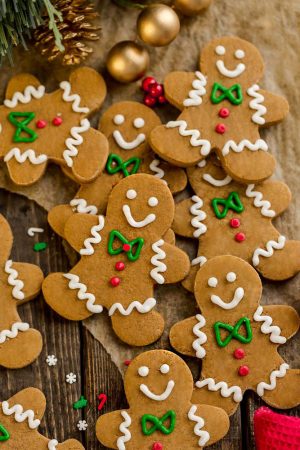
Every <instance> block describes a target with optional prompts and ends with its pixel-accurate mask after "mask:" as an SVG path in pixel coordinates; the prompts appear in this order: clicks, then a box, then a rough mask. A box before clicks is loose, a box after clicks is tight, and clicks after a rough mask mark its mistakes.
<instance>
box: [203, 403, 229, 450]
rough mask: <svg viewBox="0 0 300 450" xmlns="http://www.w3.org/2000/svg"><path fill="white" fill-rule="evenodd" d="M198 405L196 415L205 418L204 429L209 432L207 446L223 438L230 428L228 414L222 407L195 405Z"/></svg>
mask: <svg viewBox="0 0 300 450" xmlns="http://www.w3.org/2000/svg"><path fill="white" fill-rule="evenodd" d="M195 406H196V407H197V412H196V413H195V414H196V415H197V414H199V416H201V417H202V419H203V420H204V426H203V431H205V432H206V433H208V435H207V438H208V440H207V442H206V443H205V445H204V446H205V447H207V446H208V445H212V444H214V443H215V442H217V441H219V440H220V439H222V438H223V437H224V436H225V435H226V434H227V433H228V430H229V425H230V423H229V417H228V414H227V413H226V412H225V411H224V410H223V409H221V408H218V407H215V406H209V405H195Z"/></svg>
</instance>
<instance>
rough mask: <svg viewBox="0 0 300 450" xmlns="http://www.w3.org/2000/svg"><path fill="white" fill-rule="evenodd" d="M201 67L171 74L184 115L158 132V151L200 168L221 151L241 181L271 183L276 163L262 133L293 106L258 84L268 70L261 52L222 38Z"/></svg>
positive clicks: (172, 93) (171, 92)
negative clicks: (214, 153)
mask: <svg viewBox="0 0 300 450" xmlns="http://www.w3.org/2000/svg"><path fill="white" fill-rule="evenodd" d="M200 65H201V70H202V72H200V71H197V72H196V73H195V74H193V73H190V72H172V73H171V74H169V75H168V76H167V78H166V80H165V92H166V96H167V98H168V100H169V101H170V102H171V103H172V104H173V105H175V106H176V107H177V108H179V109H180V110H182V113H181V114H180V116H179V117H178V119H177V120H175V121H171V122H168V123H167V124H166V125H165V126H159V127H157V128H155V129H154V130H153V131H152V133H151V135H150V144H151V146H152V148H153V149H154V151H155V152H156V153H157V154H158V155H160V156H161V157H162V158H163V159H165V160H166V161H169V162H171V163H173V164H175V165H178V166H182V167H189V166H193V165H195V164H197V163H198V162H199V161H201V160H203V159H204V158H205V157H207V155H209V153H210V152H211V151H212V150H215V151H216V152H217V155H218V156H219V158H220V161H221V163H222V166H223V168H224V170H225V171H226V172H227V174H228V175H230V176H231V177H232V178H234V179H235V180H238V181H240V182H244V183H255V182H259V181H263V180H265V179H266V178H268V177H269V176H270V175H272V173H273V171H274V167H275V159H274V158H273V156H272V155H271V154H270V153H268V144H267V143H266V141H265V140H263V139H262V138H261V137H260V135H259V129H260V127H265V126H268V125H272V124H274V123H276V122H279V121H280V120H282V119H283V118H284V117H285V115H286V114H287V113H288V103H287V101H286V100H285V99H284V98H282V97H279V96H277V95H274V94H271V93H270V92H268V91H264V90H262V89H260V87H259V86H258V84H257V83H258V81H259V80H260V79H261V78H262V76H263V72H264V64H263V60H262V57H261V55H260V53H259V52H258V50H257V49H256V48H255V47H254V46H253V45H252V44H250V43H249V42H247V41H244V40H242V39H239V38H237V37H222V38H217V39H214V40H213V41H211V42H210V43H209V44H208V45H207V46H206V47H205V48H204V49H203V51H202V53H201V58H200Z"/></svg>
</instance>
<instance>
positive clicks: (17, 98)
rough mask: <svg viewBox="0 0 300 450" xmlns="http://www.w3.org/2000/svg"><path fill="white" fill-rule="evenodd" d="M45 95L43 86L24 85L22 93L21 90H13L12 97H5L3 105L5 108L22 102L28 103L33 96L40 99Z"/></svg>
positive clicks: (13, 106)
mask: <svg viewBox="0 0 300 450" xmlns="http://www.w3.org/2000/svg"><path fill="white" fill-rule="evenodd" d="M44 95H45V86H42V85H40V86H38V87H35V86H26V88H25V90H24V93H23V92H15V93H14V95H13V97H12V99H11V100H9V99H6V100H4V102H3V103H4V105H5V106H6V107H7V108H15V107H16V106H17V104H18V103H19V102H20V103H23V104H27V103H30V102H31V100H32V99H33V98H35V99H37V100H38V99H40V98H42V97H43V96H44Z"/></svg>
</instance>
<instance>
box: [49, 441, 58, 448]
mask: <svg viewBox="0 0 300 450" xmlns="http://www.w3.org/2000/svg"><path fill="white" fill-rule="evenodd" d="M57 446H58V441H57V440H56V439H52V440H51V441H49V442H48V450H56V447H57Z"/></svg>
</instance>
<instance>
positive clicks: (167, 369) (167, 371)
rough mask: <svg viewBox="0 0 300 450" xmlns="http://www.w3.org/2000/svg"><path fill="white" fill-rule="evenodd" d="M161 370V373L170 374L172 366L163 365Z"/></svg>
mask: <svg viewBox="0 0 300 450" xmlns="http://www.w3.org/2000/svg"><path fill="white" fill-rule="evenodd" d="M159 370H160V372H161V373H163V374H166V373H169V371H170V366H168V364H163V365H162V366H161V367H160V369H159Z"/></svg>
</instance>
